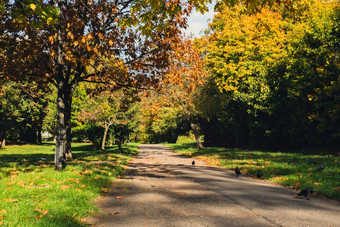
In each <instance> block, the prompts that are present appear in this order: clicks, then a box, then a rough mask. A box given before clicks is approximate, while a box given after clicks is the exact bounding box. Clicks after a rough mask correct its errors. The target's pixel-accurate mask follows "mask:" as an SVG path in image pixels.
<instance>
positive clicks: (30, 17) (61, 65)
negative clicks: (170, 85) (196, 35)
mask: <svg viewBox="0 0 340 227" xmlns="http://www.w3.org/2000/svg"><path fill="white" fill-rule="evenodd" d="M203 2H204V1H192V2H191V1H185V2H181V1H173V0H170V1H165V2H160V1H156V0H152V1H149V0H145V1H144V0H143V1H133V0H114V1H80V0H79V1H62V0H58V1H13V2H8V3H5V4H3V6H4V8H2V10H3V11H4V12H5V13H4V14H2V15H1V19H2V23H1V28H0V36H1V37H0V45H1V46H6V49H4V50H3V52H1V56H0V63H1V65H2V66H3V67H2V68H1V71H0V76H1V77H2V78H6V79H11V78H12V79H18V78H20V79H23V78H25V77H30V78H35V79H36V80H37V81H40V82H45V83H46V82H49V83H52V84H54V85H55V86H56V87H57V90H58V97H57V133H56V134H57V142H56V152H55V165H56V168H57V169H62V168H64V167H65V165H64V164H63V163H66V161H65V159H66V158H71V157H72V156H71V150H70V148H71V146H70V142H71V138H70V137H71V127H70V121H71V105H72V94H73V92H74V90H75V88H76V87H77V85H78V83H80V82H84V81H85V82H94V83H106V84H111V85H113V86H138V87H141V86H147V85H149V84H153V83H156V82H157V78H158V76H159V75H160V73H161V71H162V68H164V67H166V66H167V61H168V54H167V51H166V50H168V49H169V42H170V41H174V40H176V39H177V34H178V33H179V32H180V28H181V27H185V26H186V18H185V15H188V14H189V13H190V11H191V10H192V8H193V6H194V5H196V6H200V5H203ZM53 7H55V8H56V9H57V10H54V9H55V8H53ZM42 9H51V10H50V11H51V15H50V16H49V15H48V14H47V16H46V10H45V11H44V10H42ZM53 10H54V11H53ZM13 15H15V16H13ZM105 61H109V64H103V62H105Z"/></svg>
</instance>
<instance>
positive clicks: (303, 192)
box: [294, 187, 314, 200]
mask: <svg viewBox="0 0 340 227" xmlns="http://www.w3.org/2000/svg"><path fill="white" fill-rule="evenodd" d="M313 192H314V189H313V188H310V187H307V188H304V189H302V190H301V191H300V192H299V193H298V194H297V195H295V196H294V197H295V198H297V197H299V196H304V197H305V198H306V199H307V200H308V195H309V194H313Z"/></svg>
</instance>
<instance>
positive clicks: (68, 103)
mask: <svg viewBox="0 0 340 227" xmlns="http://www.w3.org/2000/svg"><path fill="white" fill-rule="evenodd" d="M72 96H73V89H72V87H71V86H69V85H68V86H66V89H65V122H66V148H65V149H66V150H65V158H66V160H71V159H72V150H71V145H72V144H71V143H72V134H71V111H72Z"/></svg>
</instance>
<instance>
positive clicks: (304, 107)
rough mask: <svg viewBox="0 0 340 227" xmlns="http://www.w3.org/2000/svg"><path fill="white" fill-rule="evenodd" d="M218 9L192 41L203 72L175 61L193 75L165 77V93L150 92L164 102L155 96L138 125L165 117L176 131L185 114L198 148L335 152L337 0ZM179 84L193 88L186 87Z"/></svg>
mask: <svg viewBox="0 0 340 227" xmlns="http://www.w3.org/2000/svg"><path fill="white" fill-rule="evenodd" d="M218 10H219V11H218V13H217V14H216V15H215V18H214V19H213V21H212V22H211V23H210V25H209V29H208V30H207V31H206V35H205V36H204V37H203V38H200V39H196V40H195V47H196V48H197V49H198V50H199V51H200V56H201V58H202V59H203V62H202V61H201V62H200V61H198V60H194V61H193V62H197V63H199V64H205V66H206V68H205V70H206V73H202V72H203V71H204V70H203V71H202V70H200V68H199V67H196V69H194V71H195V72H197V73H199V75H201V76H202V77H201V78H200V79H198V77H195V76H194V75H190V73H188V69H190V67H191V66H190V65H193V64H190V62H191V63H192V61H190V59H183V58H182V59H181V60H180V61H181V62H182V63H183V62H184V64H185V65H184V66H185V68H186V69H183V68H181V73H180V75H182V76H183V77H185V76H189V75H190V76H189V78H193V81H188V80H187V81H180V80H178V78H179V77H178V76H177V77H176V76H174V75H171V76H170V78H171V79H170V84H171V86H170V87H169V86H168V87H167V88H164V89H165V90H163V92H165V91H168V90H167V89H169V88H170V90H171V95H170V93H167V94H166V98H162V94H158V95H157V97H158V98H159V99H161V100H168V101H169V100H171V104H169V102H167V101H166V102H165V104H164V101H158V102H157V103H158V105H160V106H161V107H158V108H157V109H159V110H160V112H159V114H158V115H155V114H154V116H153V118H154V120H153V121H150V122H152V123H150V122H149V123H147V122H146V123H145V125H146V126H148V127H149V128H150V129H153V133H152V130H149V131H148V132H149V133H151V135H157V133H158V132H157V131H156V129H158V128H157V127H156V126H155V122H160V123H157V124H158V125H162V122H164V123H163V124H165V122H166V121H170V122H172V123H171V124H169V123H167V124H166V125H167V126H168V127H170V125H172V127H173V129H172V131H173V132H177V135H178V133H181V132H183V130H182V129H183V128H184V129H188V124H190V123H189V122H188V121H186V120H185V119H187V118H185V117H184V116H185V115H187V113H190V114H189V115H190V116H191V117H190V118H191V119H194V121H195V123H199V125H200V130H201V134H202V135H203V137H204V144H205V145H206V146H229V147H230V146H231V147H235V146H238V147H240V146H241V147H250V146H251V147H257V148H265V149H275V150H277V149H294V148H297V149H299V148H316V149H320V148H325V149H326V150H327V149H328V150H333V151H335V152H336V148H338V147H339V145H340V144H339V142H340V138H339V137H340V127H339V126H340V121H339V120H340V119H339V116H340V100H339V94H340V86H339V83H340V77H339V76H340V64H339V63H340V53H339V48H340V28H339V25H340V23H339V20H340V19H339V15H340V9H339V5H338V3H337V1H307V0H306V1H297V2H295V3H294V6H292V5H288V4H284V3H281V4H274V3H273V5H272V6H271V7H263V8H261V9H260V10H255V12H253V13H249V10H248V8H247V7H246V5H244V4H238V5H235V6H233V7H230V6H227V5H225V4H223V3H220V4H219V5H218ZM182 49H183V50H184V49H185V48H183V47H182ZM191 50H193V48H192V49H191ZM182 55H183V56H185V55H184V54H183V53H182ZM191 55H192V54H191ZM174 65H176V64H174ZM175 67H177V69H180V67H178V65H177V66H175ZM183 82H184V84H186V85H189V86H194V87H195V88H196V89H192V88H190V89H187V88H188V87H186V85H184V86H183V85H182V84H181V83H183ZM195 82H197V83H195ZM177 88H178V89H177ZM188 90H189V91H190V92H188ZM176 92H179V93H180V95H179V94H178V93H176ZM178 97H182V98H180V99H179V100H183V101H184V102H178V100H176V99H177V98H178ZM187 99H189V100H190V101H188V100H187ZM153 103H154V102H153ZM162 103H163V104H162ZM169 105H172V108H171V111H173V113H172V114H170V116H166V115H165V114H164V112H165V113H169V112H170V110H166V109H164V108H169ZM183 106H185V107H184V108H183V109H180V107H183ZM153 108H156V106H155V105H154V104H153ZM162 108H163V109H162ZM154 112H155V111H154ZM148 115H149V116H152V115H151V114H148ZM191 121H192V120H191ZM184 122H185V124H184V125H186V127H183V123H184ZM176 130H177V131H176ZM163 132H164V130H163Z"/></svg>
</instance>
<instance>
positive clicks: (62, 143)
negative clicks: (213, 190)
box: [54, 0, 67, 170]
mask: <svg viewBox="0 0 340 227" xmlns="http://www.w3.org/2000/svg"><path fill="white" fill-rule="evenodd" d="M61 4H62V1H61V0H58V9H59V10H60V9H61ZM60 11H61V10H60ZM59 16H60V15H59ZM57 45H58V51H57V72H56V73H57V89H58V98H57V131H56V137H57V141H56V145H55V156H54V163H55V168H56V170H62V169H64V168H65V167H66V165H67V162H66V158H65V153H66V131H67V129H66V122H65V98H66V97H65V77H64V65H63V55H64V50H63V43H62V40H61V22H60V21H59V23H58V25H57Z"/></svg>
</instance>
